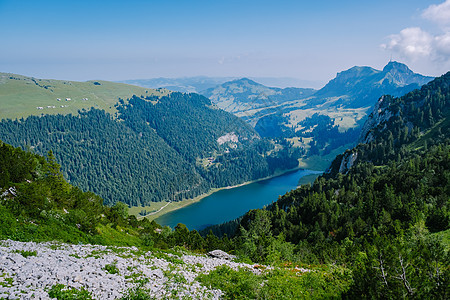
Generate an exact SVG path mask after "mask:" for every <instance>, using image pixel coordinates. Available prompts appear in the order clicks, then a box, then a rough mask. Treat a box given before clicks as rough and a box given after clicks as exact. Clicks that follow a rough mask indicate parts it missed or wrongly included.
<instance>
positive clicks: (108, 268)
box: [104, 261, 119, 274]
mask: <svg viewBox="0 0 450 300" xmlns="http://www.w3.org/2000/svg"><path fill="white" fill-rule="evenodd" d="M104 270H105V271H106V272H108V273H109V274H119V268H117V261H115V262H113V263H110V264H107V265H105V267H104Z"/></svg>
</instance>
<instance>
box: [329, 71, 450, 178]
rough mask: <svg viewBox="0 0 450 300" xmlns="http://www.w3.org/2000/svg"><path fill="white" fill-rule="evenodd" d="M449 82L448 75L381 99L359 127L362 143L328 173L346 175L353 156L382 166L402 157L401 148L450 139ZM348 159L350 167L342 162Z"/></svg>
mask: <svg viewBox="0 0 450 300" xmlns="http://www.w3.org/2000/svg"><path fill="white" fill-rule="evenodd" d="M449 82H450V72H449V73H447V74H445V75H443V76H441V77H439V78H436V79H435V80H433V81H431V82H430V83H428V84H427V85H424V86H423V87H422V88H421V89H420V90H414V91H412V92H410V93H408V94H406V95H405V96H402V97H398V98H395V97H392V96H383V97H381V98H380V99H379V100H378V102H377V104H376V105H375V107H374V109H373V111H372V113H371V114H370V115H369V117H368V119H367V121H366V123H365V125H364V126H363V129H362V132H361V135H360V138H359V141H360V143H362V144H361V145H359V146H358V147H356V148H355V149H352V150H351V151H349V152H346V153H345V154H344V155H342V156H340V157H338V158H337V159H336V161H335V162H333V164H332V166H331V168H330V173H336V172H341V173H342V172H347V171H348V169H349V167H351V166H352V165H354V164H355V163H356V162H357V159H356V157H357V158H358V159H359V160H363V161H371V162H373V163H374V164H385V163H386V162H387V161H388V160H395V159H397V157H398V156H399V155H402V151H401V149H402V148H405V145H409V144H414V145H422V146H423V145H424V144H427V145H428V146H430V145H433V144H434V143H439V142H443V141H445V139H446V138H448V136H450V131H449V130H450V129H449V127H448V123H449V119H450V101H449V100H448V99H449V97H450V87H449ZM350 157H353V158H352V159H350ZM349 159H350V160H351V161H352V163H351V164H348V163H346V162H348V161H349ZM337 165H340V166H343V165H348V166H347V167H344V168H342V167H339V168H337Z"/></svg>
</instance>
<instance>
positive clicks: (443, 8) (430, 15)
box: [422, 0, 450, 26]
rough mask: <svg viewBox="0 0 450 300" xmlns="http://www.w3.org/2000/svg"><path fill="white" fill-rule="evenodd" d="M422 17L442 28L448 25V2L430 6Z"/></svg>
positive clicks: (449, 3)
mask: <svg viewBox="0 0 450 300" xmlns="http://www.w3.org/2000/svg"><path fill="white" fill-rule="evenodd" d="M422 17H423V18H425V19H428V20H430V21H432V22H435V23H438V24H441V25H444V26H446V25H450V0H446V1H445V2H444V3H441V4H439V5H436V4H433V5H430V6H429V7H428V8H427V9H425V10H424V11H423V13H422Z"/></svg>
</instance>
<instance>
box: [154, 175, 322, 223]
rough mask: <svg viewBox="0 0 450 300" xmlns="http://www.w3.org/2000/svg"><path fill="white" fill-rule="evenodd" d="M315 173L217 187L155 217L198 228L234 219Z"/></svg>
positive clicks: (290, 188) (159, 220) (275, 198)
mask: <svg viewBox="0 0 450 300" xmlns="http://www.w3.org/2000/svg"><path fill="white" fill-rule="evenodd" d="M319 173H321V172H317V171H311V170H298V171H293V172H289V173H286V174H283V175H281V176H278V177H275V178H271V179H267V180H263V181H258V182H254V183H251V184H247V185H244V186H240V187H236V188H231V189H224V190H220V191H218V192H216V193H213V194H212V195H210V196H208V197H206V198H203V199H202V200H201V201H199V202H196V203H194V204H191V205H189V206H186V207H183V208H180V209H178V210H175V211H173V212H170V213H167V214H165V215H163V216H161V217H159V218H157V219H156V220H155V221H156V222H157V223H158V224H161V225H163V226H166V225H168V226H170V227H172V228H174V227H175V226H176V225H177V224H178V223H183V224H185V225H186V226H187V227H188V228H189V230H192V229H197V230H201V229H203V228H205V227H207V226H209V225H214V224H220V223H223V222H226V221H230V220H233V219H236V218H238V217H240V216H242V215H243V214H245V213H246V212H247V211H249V210H250V209H255V208H262V207H264V205H267V204H270V203H272V202H274V201H276V200H278V197H279V196H281V195H284V194H286V192H289V191H290V190H293V189H295V188H296V187H297V184H298V180H299V179H300V178H302V177H303V176H306V175H310V174H319Z"/></svg>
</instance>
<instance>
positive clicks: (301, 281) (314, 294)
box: [197, 266, 352, 299]
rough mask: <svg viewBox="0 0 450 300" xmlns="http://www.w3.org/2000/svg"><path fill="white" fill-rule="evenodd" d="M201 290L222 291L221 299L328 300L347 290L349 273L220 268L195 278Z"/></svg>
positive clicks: (334, 269)
mask: <svg viewBox="0 0 450 300" xmlns="http://www.w3.org/2000/svg"><path fill="white" fill-rule="evenodd" d="M197 280H198V281H200V282H201V283H202V284H203V285H204V286H207V287H212V288H216V289H220V290H222V291H223V292H224V293H225V295H224V297H223V298H224V299H324V298H326V299H329V298H339V296H340V295H341V294H342V293H344V292H345V291H346V290H348V288H349V287H350V284H351V282H352V280H351V274H350V272H349V271H348V270H347V269H345V268H342V267H336V266H333V267H328V266H320V268H318V269H315V270H312V271H311V272H305V273H301V272H298V271H297V270H295V269H291V268H283V267H277V268H275V269H274V270H268V271H265V272H263V274H262V275H255V274H253V273H252V272H251V271H250V270H248V269H244V268H242V269H239V270H237V271H236V270H233V269H231V268H229V267H227V266H220V267H218V268H216V269H215V270H214V271H211V272H210V273H209V274H201V275H199V276H198V277H197Z"/></svg>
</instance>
